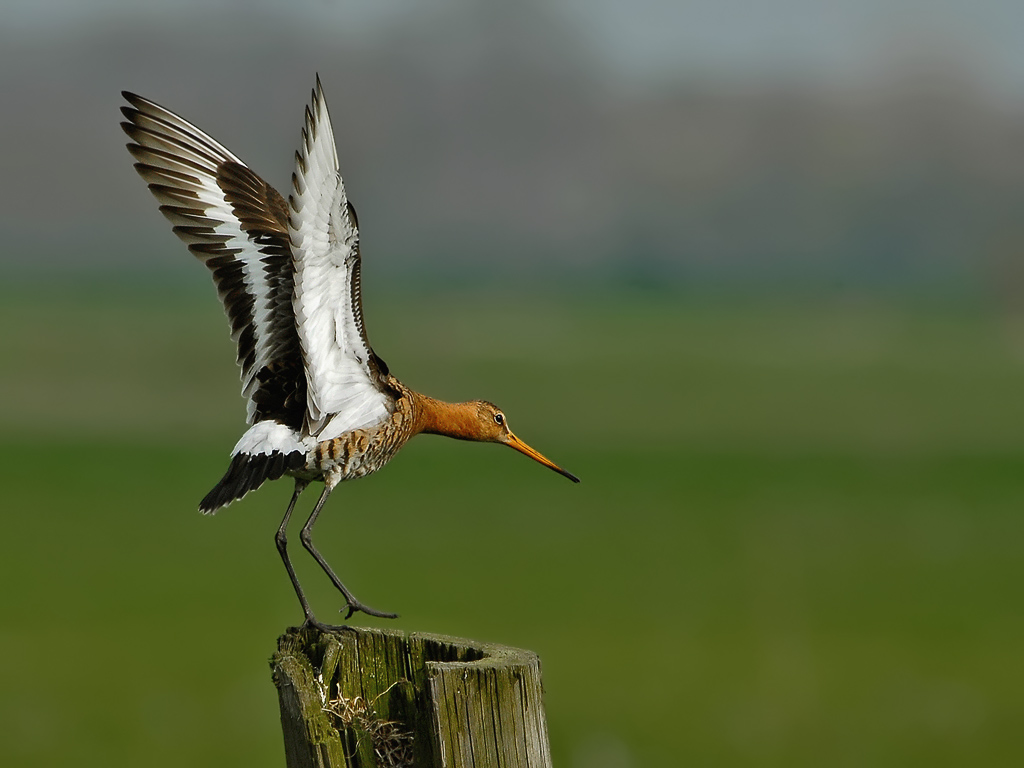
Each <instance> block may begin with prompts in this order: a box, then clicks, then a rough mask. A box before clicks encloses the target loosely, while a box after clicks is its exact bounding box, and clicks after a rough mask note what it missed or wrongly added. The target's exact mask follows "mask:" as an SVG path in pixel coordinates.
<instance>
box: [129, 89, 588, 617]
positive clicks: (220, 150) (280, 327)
mask: <svg viewBox="0 0 1024 768" xmlns="http://www.w3.org/2000/svg"><path fill="white" fill-rule="evenodd" d="M123 95H124V97H125V99H127V101H128V103H129V104H130V105H131V106H126V107H122V108H121V111H122V113H123V114H124V116H125V118H127V121H126V122H123V123H121V127H122V128H124V130H125V132H126V133H127V134H128V136H129V137H130V138H131V140H132V141H131V143H129V144H128V149H129V151H130V152H131V153H132V155H133V156H134V157H135V159H136V163H135V168H136V170H137V171H138V172H139V175H141V176H142V178H143V179H144V180H145V181H146V182H148V184H149V189H150V190H151V191H152V193H153V194H154V195H155V196H156V198H157V200H158V201H159V202H160V211H161V212H162V213H163V214H164V216H166V217H167V218H168V219H169V220H170V221H171V223H172V224H173V225H174V227H173V229H174V233H175V234H176V235H177V236H178V237H179V238H181V239H182V240H183V241H184V242H185V243H186V244H187V245H188V248H189V250H190V251H191V252H192V253H193V254H194V255H195V256H197V257H198V258H199V259H200V261H202V262H203V263H204V264H206V266H207V267H208V268H209V269H210V270H211V272H213V280H214V283H216V286H217V291H218V293H219V295H220V299H221V302H222V303H223V304H224V309H225V311H226V312H227V315H228V318H229V320H230V324H231V336H232V339H234V341H235V342H236V343H237V345H238V364H239V366H240V367H241V378H242V392H243V394H244V396H245V397H246V398H247V401H248V405H247V411H246V416H247V422H248V423H249V424H250V425H251V426H250V427H249V429H248V430H247V431H246V432H245V433H244V434H243V435H242V438H241V439H240V440H239V441H238V443H237V445H235V447H234V450H233V451H232V452H231V463H230V464H229V466H228V469H227V472H226V473H225V474H224V477H223V478H221V480H220V482H219V483H217V485H216V486H215V487H214V488H213V490H212V491H210V492H209V493H208V494H207V495H206V497H205V498H204V499H203V500H202V501H201V502H200V503H199V509H200V510H201V511H202V512H204V513H212V512H215V511H217V510H218V509H220V508H221V507H224V506H227V505H228V504H230V503H231V502H232V501H235V500H236V499H241V498H242V497H243V496H245V495H246V494H247V493H248V492H249V491H253V490H255V489H257V488H258V487H259V486H260V485H262V484H263V482H264V481H266V480H276V479H278V478H281V477H283V476H286V475H287V476H290V477H292V478H294V479H295V491H294V493H293V494H292V498H291V501H290V502H289V504H288V508H287V510H285V513H284V519H283V520H282V521H281V525H280V526H279V527H278V529H277V534H276V542H277V548H278V551H279V552H280V553H281V558H282V560H283V561H284V565H285V568H286V569H287V570H288V576H289V578H290V579H291V582H292V586H293V587H294V588H295V594H296V595H297V596H298V598H299V602H300V603H301V604H302V610H303V612H304V613H305V617H306V623H307V624H311V625H314V626H317V627H320V628H324V629H330V627H329V626H328V625H325V624H321V623H320V622H319V621H317V619H316V617H315V616H314V614H313V611H312V609H311V608H310V605H309V601H308V600H307V599H306V596H305V594H304V593H303V591H302V586H301V585H300V584H299V580H298V577H297V576H296V575H295V569H294V568H293V567H292V563H291V560H290V559H289V557H288V546H287V528H288V521H289V520H290V519H291V516H292V511H293V510H294V508H295V503H296V501H297V500H298V498H299V494H301V493H302V491H303V490H304V489H305V488H306V487H307V486H308V485H309V484H310V483H311V482H313V481H321V482H323V483H324V490H323V492H322V493H321V494H320V498H319V499H318V500H317V502H316V505H315V506H314V507H313V512H312V513H311V514H310V516H309V519H308V520H307V521H306V524H305V525H304V526H303V528H302V533H301V535H300V539H301V541H302V544H303V546H305V548H306V549H307V550H308V551H309V553H310V554H311V555H312V556H313V558H314V559H315V560H316V562H317V563H319V565H320V567H321V568H322V569H323V570H324V572H325V573H326V574H327V576H328V577H329V578H330V580H331V582H332V583H333V584H334V586H335V587H337V589H338V590H339V591H340V592H341V594H342V595H343V596H344V598H345V601H346V605H347V608H348V613H347V615H346V618H350V617H351V616H352V614H353V613H355V612H356V611H362V612H364V613H367V614H369V615H371V616H380V617H384V618H394V617H395V616H396V614H393V613H386V612H384V611H378V610H375V609H373V608H370V607H369V606H367V605H364V604H363V603H361V602H360V601H359V600H357V599H356V598H355V596H354V595H353V594H352V593H351V592H350V591H349V590H348V589H347V588H346V587H345V585H344V584H343V583H342V582H341V579H339V578H338V576H337V575H336V574H335V573H334V571H333V570H332V568H331V566H330V565H328V563H327V561H326V560H325V559H324V558H323V556H322V555H321V554H320V553H319V552H318V551H317V549H316V547H315V546H314V544H313V526H314V525H315V523H316V519H317V517H318V516H319V514H320V511H321V510H322V509H323V506H324V502H326V501H327V497H328V496H329V495H330V494H331V491H333V490H334V488H335V486H337V485H338V483H340V482H341V481H343V480H351V479H353V478H357V477H363V476H364V475H368V474H370V473H371V472H375V471H377V470H378V469H380V468H381V467H383V466H384V465H385V464H386V463H387V462H388V461H390V460H391V458H392V457H393V456H394V455H395V453H397V452H398V449H399V448H401V447H402V446H403V445H404V444H405V443H406V441H408V440H409V439H410V438H411V437H413V436H414V435H417V434H419V433H421V432H426V433H433V434H440V435H448V436H449V437H455V438H460V439H464V440H478V441H483V442H493V443H502V444H504V445H507V446H510V447H511V448H515V449H516V450H517V451H519V452H520V453H524V454H526V455H527V456H529V457H530V458H531V459H534V460H535V461H538V462H540V463H541V464H543V465H544V466H546V467H550V468H551V469H553V470H554V471H556V472H558V473H560V474H562V475H564V476H565V477H568V478H569V479H570V480H572V481H574V482H579V480H578V478H576V477H575V476H574V475H572V474H571V473H569V472H566V471H565V470H564V469H562V468H561V467H559V466H557V465H556V464H555V463H554V462H552V461H550V460H549V459H547V458H545V457H544V456H542V455H541V454H540V453H538V452H537V451H535V450H534V449H533V448H531V447H529V446H528V445H527V444H526V443H524V442H523V441H522V440H520V439H519V438H518V437H516V436H515V435H514V434H513V433H512V432H511V431H510V430H509V427H508V422H507V421H506V419H505V415H504V414H503V413H502V412H501V410H500V409H499V408H498V407H497V406H495V405H493V404H492V403H489V402H486V401H484V400H472V401H470V402H465V403H446V402H442V401H440V400H435V399H434V398H431V397H427V396H426V395H421V394H420V393H418V392H414V391H413V390H411V389H409V388H408V387H406V386H405V385H404V384H402V383H401V382H400V381H399V380H398V379H396V378H395V377H394V376H392V375H391V374H390V372H389V371H388V367H387V365H385V363H384V361H383V360H381V359H380V358H379V357H378V356H377V355H376V354H375V353H374V351H373V349H372V348H371V347H370V343H369V341H368V340H367V336H366V328H365V327H364V325H363V311H362V298H361V293H360V276H359V272H360V254H359V228H358V222H357V221H356V213H355V210H354V209H353V207H352V205H351V203H349V202H348V198H347V196H346V194H345V186H344V184H343V182H342V179H341V175H340V173H339V169H338V156H337V152H336V150H335V146H334V135H333V132H332V129H331V122H330V117H329V116H328V113H327V104H326V102H325V101H324V95H323V90H322V89H321V86H320V80H319V78H317V83H316V88H315V89H314V91H313V98H312V102H311V104H310V106H309V107H307V108H306V120H305V126H304V128H303V130H302V146H301V147H300V149H299V151H298V152H297V153H296V155H295V172H294V173H293V174H292V192H291V194H290V195H289V196H288V200H287V201H285V199H284V198H283V197H281V195H280V194H279V193H278V192H277V191H276V190H274V188H273V187H271V186H270V185H269V184H267V183H266V182H265V181H263V179H261V178H260V177H259V176H257V175H256V174H255V173H253V171H251V170H250V169H249V168H248V166H246V165H245V163H243V162H242V161H241V160H240V159H238V158H237V157H235V155H233V154H232V153H231V152H230V151H228V150H227V149H226V148H225V147H224V146H223V145H222V144H220V143H218V142H217V141H215V140H214V139H212V138H211V137H210V136H208V135H207V134H206V133H204V132H203V131H201V130H199V129H198V128H196V127H195V126H194V125H192V124H191V123H189V122H187V121H186V120H184V119H182V118H181V117H179V116H178V115H176V114H174V113H173V112H170V111H169V110H167V109H164V108H163V107H161V106H159V105H158V104H155V103H154V102H152V101H149V100H148V99H144V98H142V97H141V96H137V95H135V94H132V93H128V92H124V93H123Z"/></svg>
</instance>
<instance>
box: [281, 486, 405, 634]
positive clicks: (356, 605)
mask: <svg viewBox="0 0 1024 768" xmlns="http://www.w3.org/2000/svg"><path fill="white" fill-rule="evenodd" d="M331 489H332V486H331V484H330V483H328V484H327V485H325V487H324V492H323V493H321V494H320V498H319V499H318V500H317V502H316V506H315V507H313V513H312V514H311V515H310V516H309V520H307V521H306V524H305V525H304V526H302V533H300V534H299V538H300V539H301V540H302V546H304V547H305V548H306V549H307V550H308V551H309V554H311V555H312V556H313V558H314V559H315V560H316V561H317V563H319V565H320V567H321V568H323V571H324V573H326V574H327V576H328V577H329V578H330V579H331V582H332V583H333V584H334V586H335V587H337V588H338V591H339V592H341V594H342V595H343V596H344V597H345V602H346V603H348V614H346V616H345V618H346V619H351V618H352V614H353V613H355V612H356V611H362V612H363V613H365V614H368V615H370V616H377V617H379V618H382V619H397V618H398V614H397V613H386V612H384V611H378V610H377V609H376V608H371V607H370V606H368V605H363V604H362V603H361V602H359V601H358V600H356V597H355V595H353V594H352V593H351V592H349V591H348V588H347V587H346V586H345V585H344V584H342V583H341V579H339V578H338V577H337V575H335V573H334V571H333V570H331V566H330V565H328V564H327V561H326V560H324V558H323V555H321V554H320V553H319V552H317V551H316V547H315V546H313V525H314V524H315V523H316V519H317V517H318V516H319V515H320V510H321V509H323V506H324V502H325V501H327V497H328V496H330V495H331Z"/></svg>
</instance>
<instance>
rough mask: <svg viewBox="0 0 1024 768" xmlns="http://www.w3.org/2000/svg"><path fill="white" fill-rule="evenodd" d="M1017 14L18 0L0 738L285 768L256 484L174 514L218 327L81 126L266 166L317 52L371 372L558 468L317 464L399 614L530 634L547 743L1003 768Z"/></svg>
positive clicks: (282, 590) (2, 419)
mask: <svg viewBox="0 0 1024 768" xmlns="http://www.w3.org/2000/svg"><path fill="white" fill-rule="evenodd" d="M1021 29H1024V9H1022V7H1021V6H1020V4H1019V3H1014V2H1009V1H1003V0H974V2H970V3H968V2H966V0H944V1H943V2H925V1H924V0H901V1H896V2H894V1H893V0H888V1H886V2H882V0H870V1H868V0H836V1H835V2H832V3H814V2H811V0H776V2H771V3H758V2H754V1H753V0H728V1H725V2H723V1H722V0H718V2H704V1H701V2H685V3H677V2H670V0H633V2H631V3H624V2H612V1H611V0H590V1H589V2H583V1H582V0H552V1H551V2H547V3H541V2H538V1H537V0H529V1H528V2H520V3H515V4H511V3H504V4H494V3H491V4H488V3H483V2H479V1H478V0H443V1H438V2H428V3H416V4H410V3H401V2H395V1H394V0H372V2H371V0H359V1H352V2H347V1H346V2H342V1H341V0H338V1H337V2H328V1H327V0H301V1H300V2H293V3H289V4H284V3H272V2H266V1H265V2H246V3H241V2H238V3H231V2H214V3H209V2H198V1H196V0H178V1H177V2H174V3H171V2H165V1H164V0H150V1H149V2H144V3H140V2H138V1H137V0H132V1H131V2H129V0H91V1H86V2H73V1H72V0H50V1H49V2H43V3H39V2H30V1H29V0H8V2H7V3H5V7H4V13H3V21H2V22H0V98H2V103H3V117H2V118H0V164H2V178H3V180H4V183H3V184H2V185H0V235H2V242H3V245H2V246H0V275H2V277H0V318H2V322H3V328H4V329H5V331H4V333H3V334H2V335H0V360H2V361H3V362H2V364H0V480H2V488H3V491H2V497H0V498H2V499H3V504H2V506H3V509H4V516H3V526H4V537H3V538H4V543H3V551H4V554H3V557H2V558H0V581H2V583H3V584H4V585H5V586H4V588H3V596H4V599H3V611H2V614H0V615H2V618H0V655H2V658H3V662H2V663H0V721H2V722H3V724H4V725H3V727H2V728H0V763H2V764H3V765H10V766H55V765H66V764H75V765H83V766H85V765H102V766H136V765H140V764H145V765H148V766H181V765H190V766H215V765H216V766H222V765H246V766H278V765H282V764H283V748H282V743H281V736H280V730H279V723H278V709H277V697H276V694H275V692H274V689H273V686H272V685H271V682H270V677H269V668H268V666H267V660H268V658H269V656H270V654H271V653H272V652H273V650H274V648H275V638H276V637H277V635H278V634H280V633H281V632H282V631H283V630H284V629H285V627H287V626H288V625H290V624H293V623H296V622H298V621H299V620H300V619H301V613H300V611H299V607H298V605H297V604H296V601H295V597H294V594H293V593H292V591H291V587H290V585H289V582H288V580H287V578H286V575H285V573H284V571H283V569H282V568H281V564H280V561H279V559H278V556H277V554H276V551H275V549H274V545H273V540H272V539H273V534H274V531H275V529H276V526H277V524H278V522H279V520H280V515H281V514H282V513H283V510H284V507H285V505H286V504H287V500H288V497H289V495H290V492H291V486H290V483H275V484H271V485H269V486H267V487H265V488H263V489H261V490H260V491H259V492H258V493H256V494H254V495H252V496H250V497H248V498H246V499H245V501H244V502H242V503H239V504H236V505H234V506H232V507H231V508H229V509H227V510H224V511H223V512H221V513H220V514H219V515H217V516H216V517H213V518H204V517H202V516H200V515H199V514H198V513H197V512H196V511H195V509H196V504H197V503H198V500H199V499H200V498H202V496H203V495H204V494H205V493H206V492H207V491H208V490H209V488H210V487H212V485H213V484H214V483H215V482H216V481H217V480H218V479H219V478H220V476H221V474H222V472H223V470H224V468H225V467H226V463H227V455H228V453H229V451H230V449H231V447H232V445H233V444H234V442H235V440H236V439H237V437H238V435H239V434H240V433H241V430H242V429H243V426H244V424H243V420H244V406H243V403H242V400H241V397H240V395H239V385H238V376H237V370H236V368H235V366H234V363H233V359H234V358H233V350H232V345H231V342H230V340H229V338H228V333H227V323H226V321H225V319H224V318H223V315H222V312H221V309H220V306H219V304H218V302H217V301H216V298H215V292H214V290H213V288H212V284H211V281H210V279H209V276H208V275H207V273H206V271H205V270H204V269H203V268H202V267H201V266H200V265H199V264H198V263H196V262H195V260H194V259H193V258H192V257H191V256H190V255H189V254H188V253H187V252H186V250H185V249H184V247H183V246H182V245H181V244H180V243H179V242H178V241H177V239H176V238H174V237H173V236H172V235H171V233H170V231H169V226H168V224H167V222H166V221H164V219H163V218H162V217H161V216H160V215H159V214H158V213H157V211H156V204H155V202H154V200H153V199H152V197H151V196H150V195H149V193H148V192H147V191H146V190H145V187H144V184H143V183H142V181H141V180H140V179H139V178H138V177H137V176H136V175H135V173H134V171H133V170H132V167H131V158H130V157H129V155H128V153H127V152H126V151H125V150H124V142H125V136H124V135H123V134H122V133H121V131H120V129H119V128H118V126H117V123H118V121H119V119H120V115H119V113H118V107H119V106H120V103H121V99H120V96H119V92H120V90H121V89H129V90H133V91H136V92H139V93H141V94H143V95H145V96H147V97H150V98H152V99H155V100H156V101H158V102H160V103H162V104H164V105H166V106H167V107H169V108H171V109H173V110H175V111H177V112H179V113H180V114H182V115H183V116H185V117H186V118H187V119H189V120H191V121H193V122H195V123H196V124H197V125H199V126H200V127H201V128H203V129H204V130H206V131H208V132H210V133H211V134H212V135H213V136H215V137H216V138H218V139H219V140H220V141H222V142H224V143H225V144H226V145H227V146H228V147H230V148H231V149H232V151H234V152H235V153H236V154H238V155H239V156H240V157H242V158H243V159H244V160H246V162H247V163H248V164H249V165H250V166H252V167H253V168H254V169H255V170H256V171H257V172H258V173H260V174H261V175H262V176H264V178H266V179H267V180H268V181H269V182H270V183H272V184H274V185H275V186H277V188H278V189H280V190H286V189H287V185H288V179H289V177H290V173H291V169H292V163H293V153H294V150H295V148H296V147H297V146H298V140H299V130H300V127H301V121H302V110H303V107H304V105H305V104H306V102H307V100H308V98H309V92H310V89H311V87H312V85H313V82H314V76H315V74H316V73H319V75H320V77H321V78H322V81H323V84H324V88H325V91H326V94H327V98H328V101H329V103H330V106H331V112H332V118H333V122H334V127H335V132H336V136H337V141H338V149H339V154H340V156H341V163H342V171H343V173H344V174H345V178H346V184H347V188H348V191H349V194H350V197H351V198H352V200H353V201H354V203H355V205H356V207H357V209H358V211H359V216H360V222H361V225H362V226H361V235H362V243H363V254H364V298H365V307H366V320H367V326H368V328H369V331H370V337H371V339H372V341H373V343H374V346H375V348H376V350H377V352H378V353H379V354H380V355H381V356H382V357H383V358H384V359H385V360H387V361H388V362H389V364H390V365H391V368H392V370H393V371H395V372H396V374H397V375H398V376H399V377H400V378H402V379H403V380H404V381H405V382H406V383H407V384H409V385H410V386H412V387H414V388H417V389H419V390H421V391H424V392H427V393H429V394H432V395H434V396H438V397H443V398H446V399H451V400H462V399H469V398H474V397H483V398H487V399H489V400H493V401H495V402H497V403H499V404H500V405H501V406H502V407H503V408H504V409H505V410H506V412H507V413H508V414H509V418H510V420H511V423H512V425H513V427H514V429H515V430H516V432H517V433H518V434H520V436H522V437H523V438H524V439H526V440H527V441H528V442H530V443H531V444H532V445H534V446H536V447H537V448H538V449H539V450H541V451H542V452H544V453H545V454H547V455H549V456H551V457H552V458H553V459H554V460H555V461H557V462H559V463H560V464H562V465H563V466H565V467H566V468H567V469H569V470H571V471H573V472H575V473H576V474H578V475H579V476H580V477H581V478H582V479H583V482H582V483H581V484H580V485H579V486H574V485H572V484H571V483H568V482H566V481H565V480H564V479H562V478H560V477H558V476H557V475H555V474H553V473H551V472H547V471H544V470H542V469H540V468H539V467H537V466H536V465H533V464H532V463H531V462H528V461H526V460H525V459H523V458H522V457H520V456H516V455H515V454H513V453H512V452H510V451H502V450H499V449H497V448H494V447H490V446H474V445H469V444H464V443H457V442H455V441H445V440H440V439H436V438H431V437H423V438H419V439H417V440H415V441H413V443H412V444H410V445H409V446H408V447H407V448H406V449H404V450H403V452H402V453H401V454H400V455H399V457H398V458H397V459H396V460H395V461H394V462H393V463H392V464H391V465H389V466H388V467H387V468H386V469H385V470H384V471H382V472H381V473H379V474H378V475H375V476H373V477H371V478H369V479H366V480H363V481H361V482H358V483H350V484H346V485H344V486H342V487H341V488H339V489H338V492H337V493H335V494H334V495H333V496H332V498H331V501H330V504H329V506H328V509H327V512H326V513H325V515H324V516H323V517H322V518H321V522H320V523H319V524H318V528H317V531H318V542H319V545H320V548H321V550H322V551H323V552H324V553H325V555H326V556H327V557H328V559H330V560H331V561H332V562H333V563H334V564H335V566H336V568H337V569H338V570H339V572H340V574H341V575H342V578H344V579H345V580H346V582H347V583H348V584H349V586H351V587H352V589H353V591H354V592H355V593H356V594H357V595H359V597H360V598H361V599H362V600H364V601H366V602H367V603H368V604H370V605H373V606H375V607H378V608H381V609H385V610H395V611H398V612H399V613H400V614H401V619H399V620H398V621H397V622H394V623H392V624H388V626H395V627H399V628H402V629H406V630H418V631H428V632H440V633H446V634H454V635H461V636H465V637H471V638H477V639H480V640H487V641H495V642H503V643H508V644H511V645H518V646H522V647H526V648H530V649H532V650H534V651H536V652H538V653H539V654H540V655H541V658H542V661H543V665H544V679H545V685H546V691H547V693H546V696H547V699H546V701H547V710H548V720H549V728H550V733H551V744H552V749H553V752H554V757H555V762H556V764H557V765H560V766H567V767H569V768H583V767H586V768H590V767H594V768H634V767H639V766H667V765H751V766H755V765H756V766H771V765H779V766H782V765H785V766H820V765H835V766H843V765H850V766H859V765H872V766H886V765H894V766H895V765H922V764H928V765H933V766H943V765H963V764H968V763H969V764H974V765H987V766H997V765H1019V764H1021V761H1022V760H1024V736H1022V735H1021V731H1020V723H1021V722H1022V720H1024V661H1022V660H1021V647H1022V644H1024V612H1022V607H1021V603H1022V594H1021V591H1022V587H1021V584H1022V578H1021V577H1022V575H1024V574H1022V558H1021V553H1022V545H1021V542H1022V538H1024V518H1022V516H1021V511H1022V503H1024V472H1022V468H1024V407H1022V405H1021V394H1022V392H1024V260H1022V251H1024V216H1022V215H1021V210H1022V207H1024V47H1022V46H1021V45H1020V31H1021ZM304 503H305V504H307V505H312V503H313V498H312V497H308V498H305V499H304ZM300 514H301V512H300ZM296 560H297V561H298V567H299V569H300V577H302V579H303V581H304V583H305V585H306V587H307V590H309V592H310V593H311V596H312V600H313V602H314V604H315V606H316V608H317V610H318V613H319V615H320V617H321V618H322V619H325V620H330V617H331V616H332V615H333V611H334V609H335V608H336V607H337V602H338V601H337V599H336V595H334V594H333V593H332V591H331V589H329V585H328V584H326V581H325V579H323V578H322V576H321V575H320V574H319V572H317V571H316V569H315V567H313V568H311V567H310V563H309V562H308V558H304V557H298V556H297V557H296ZM358 620H359V622H360V623H365V624H370V625H384V624H386V622H383V621H378V620H375V619H367V618H366V617H363V616H360V617H358Z"/></svg>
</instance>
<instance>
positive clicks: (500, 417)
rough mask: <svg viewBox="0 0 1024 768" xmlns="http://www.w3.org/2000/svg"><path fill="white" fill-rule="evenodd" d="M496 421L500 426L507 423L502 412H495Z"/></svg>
mask: <svg viewBox="0 0 1024 768" xmlns="http://www.w3.org/2000/svg"><path fill="white" fill-rule="evenodd" d="M494 423H495V424H497V425H498V426H499V427H500V426H501V425H502V424H504V423H505V415H504V414H502V413H496V414H494Z"/></svg>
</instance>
